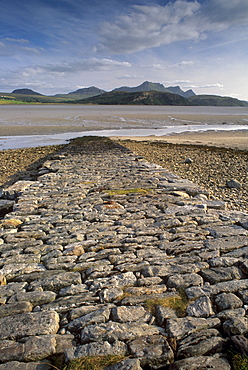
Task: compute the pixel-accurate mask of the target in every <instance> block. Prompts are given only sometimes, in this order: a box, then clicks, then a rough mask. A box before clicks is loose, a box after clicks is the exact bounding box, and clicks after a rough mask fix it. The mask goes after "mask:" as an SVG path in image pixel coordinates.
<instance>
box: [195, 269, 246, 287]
mask: <svg viewBox="0 0 248 370" xmlns="http://www.w3.org/2000/svg"><path fill="white" fill-rule="evenodd" d="M201 275H202V277H203V278H204V280H205V281H209V282H210V284H216V283H220V282H221V281H228V280H232V279H242V278H243V276H242V271H241V270H239V269H238V268H237V267H235V266H232V267H218V268H211V269H206V270H202V271H201ZM195 285H196V284H195Z"/></svg>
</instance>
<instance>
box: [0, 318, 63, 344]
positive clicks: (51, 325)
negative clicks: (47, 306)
mask: <svg viewBox="0 0 248 370" xmlns="http://www.w3.org/2000/svg"><path fill="white" fill-rule="evenodd" d="M0 325H1V332H0V339H18V338H22V337H26V336H29V335H46V334H56V333H57V331H58V329H59V315H58V314H57V313H56V312H35V313H34V312H28V313H22V314H19V315H14V316H8V317H4V318H1V319H0Z"/></svg>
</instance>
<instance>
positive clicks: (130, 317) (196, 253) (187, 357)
mask: <svg viewBox="0 0 248 370" xmlns="http://www.w3.org/2000/svg"><path fill="white" fill-rule="evenodd" d="M14 189H16V190H14ZM11 191H13V192H15V197H16V199H15V200H14V201H13V200H8V202H11V206H10V203H8V202H7V201H6V199H5V201H6V202H5V204H6V208H5V211H3V208H4V201H3V200H4V199H2V202H1V212H2V219H1V220H0V240H1V243H0V325H1V332H0V358H1V360H0V362H1V364H0V369H7V368H13V369H17V370H22V369H27V368H28V369H29V368H30V369H35V368H36V367H35V366H37V363H40V362H41V363H42V361H46V364H45V363H44V364H43V365H40V367H41V368H42V369H43V368H44V369H49V365H47V364H48V363H49V361H48V358H49V359H51V357H50V356H51V355H53V354H62V353H63V354H64V356H65V359H66V361H71V360H73V359H77V358H81V357H85V356H99V355H105V354H110V355H111V354H114V355H117V354H118V355H127V356H128V358H127V359H124V360H123V361H121V362H120V363H119V364H117V365H112V366H111V367H109V369H112V370H121V369H123V370H125V369H137V370H140V369H146V368H148V367H149V368H151V369H157V368H160V367H165V366H167V367H168V368H169V369H171V370H173V369H189V370H190V369H201V368H204V367H203V366H205V365H206V364H208V366H209V367H211V368H216V369H219V368H221V369H223V370H224V369H230V368H231V364H230V363H229V361H228V359H227V358H226V348H227V347H226V343H227V342H228V341H229V340H231V339H230V338H232V342H233V343H234V344H233V345H236V347H238V350H239V348H241V352H242V353H244V352H245V345H244V343H246V341H247V339H246V337H247V335H248V316H247V311H246V310H247V304H248V300H247V292H248V266H247V255H248V238H247V235H248V230H247V227H246V225H247V221H248V214H247V213H245V212H241V211H239V212H238V211H234V210H227V209H226V207H225V204H223V203H224V202H219V203H218V202H217V201H216V200H214V199H212V200H210V199H209V196H208V191H207V190H206V189H204V188H201V187H199V186H198V185H196V184H194V183H192V182H190V181H189V180H185V179H182V178H180V177H179V176H177V175H175V174H173V173H171V172H169V171H168V170H167V169H165V168H163V167H161V166H159V165H154V164H151V163H149V162H147V161H146V160H144V159H142V158H140V157H138V156H137V155H136V154H134V153H133V152H131V151H130V150H129V149H127V148H125V147H123V146H121V145H119V144H118V143H114V142H112V141H111V140H109V139H106V138H91V137H89V138H87V139H86V138H85V139H81V140H76V141H72V142H71V143H70V144H69V145H67V146H63V147H61V148H59V149H58V150H57V151H56V152H54V154H53V155H50V157H49V161H47V162H46V161H45V162H44V163H41V165H40V170H39V173H38V176H37V177H36V178H34V179H33V181H30V180H29V182H28V183H23V182H22V183H19V184H18V183H16V184H15V186H14V187H12V188H11V189H9V190H8V188H6V189H4V191H3V192H2V196H4V194H12V193H11ZM8 192H9V193H8ZM183 299H184V301H185V302H186V303H184V305H185V309H184V313H183V314H182V313H181V314H179V313H178V310H177V309H176V308H175V306H174V305H173V302H176V301H179V302H182V300H183ZM181 305H183V303H181ZM48 344H49V345H48ZM28 366H29V367H28Z"/></svg>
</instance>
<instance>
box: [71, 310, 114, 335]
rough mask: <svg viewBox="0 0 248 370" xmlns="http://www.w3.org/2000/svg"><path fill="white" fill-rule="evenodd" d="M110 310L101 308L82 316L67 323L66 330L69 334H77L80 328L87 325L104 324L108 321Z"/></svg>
mask: <svg viewBox="0 0 248 370" xmlns="http://www.w3.org/2000/svg"><path fill="white" fill-rule="evenodd" d="M109 316H110V308H109V307H103V308H100V309H99V310H96V311H93V312H90V313H88V314H86V315H84V316H81V317H79V318H77V319H75V320H73V321H71V322H70V323H69V325H68V326H67V329H68V330H69V331H71V332H79V330H81V329H82V328H84V327H85V326H87V325H92V324H100V323H105V322H107V321H108V320H109Z"/></svg>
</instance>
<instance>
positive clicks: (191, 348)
mask: <svg viewBox="0 0 248 370" xmlns="http://www.w3.org/2000/svg"><path fill="white" fill-rule="evenodd" d="M225 342H226V341H225V339H223V338H221V337H220V334H219V332H218V330H216V329H209V330H200V331H199V332H197V333H194V334H191V335H189V336H187V337H186V338H185V339H183V340H182V341H180V342H179V346H178V350H177V358H178V359H179V358H186V357H194V356H202V355H213V354H215V353H218V352H222V351H223V349H224V344H225Z"/></svg>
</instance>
